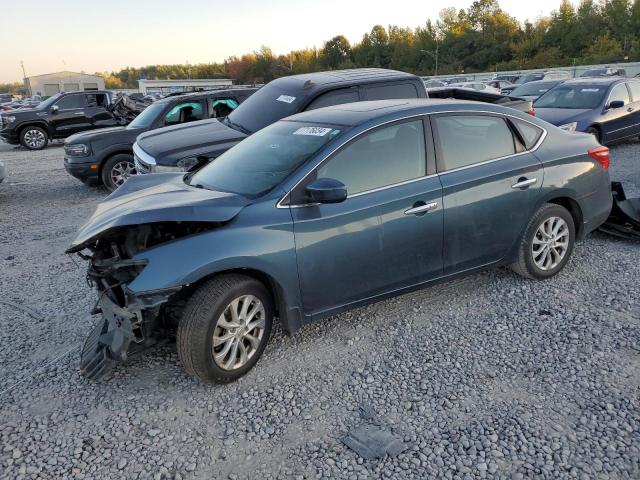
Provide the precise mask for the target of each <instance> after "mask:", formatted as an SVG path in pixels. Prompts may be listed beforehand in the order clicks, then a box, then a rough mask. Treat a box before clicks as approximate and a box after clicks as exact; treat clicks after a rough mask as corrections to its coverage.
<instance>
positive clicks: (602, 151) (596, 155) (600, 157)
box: [588, 147, 609, 170]
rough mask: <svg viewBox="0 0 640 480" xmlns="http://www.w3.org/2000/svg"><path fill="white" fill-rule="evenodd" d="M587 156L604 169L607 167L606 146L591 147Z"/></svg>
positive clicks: (607, 154)
mask: <svg viewBox="0 0 640 480" xmlns="http://www.w3.org/2000/svg"><path fill="white" fill-rule="evenodd" d="M588 153H589V156H590V157H591V158H593V159H595V160H597V161H598V162H600V165H602V168H604V169H605V170H606V169H608V168H609V149H608V148H607V147H598V148H592V149H590V150H589V152H588Z"/></svg>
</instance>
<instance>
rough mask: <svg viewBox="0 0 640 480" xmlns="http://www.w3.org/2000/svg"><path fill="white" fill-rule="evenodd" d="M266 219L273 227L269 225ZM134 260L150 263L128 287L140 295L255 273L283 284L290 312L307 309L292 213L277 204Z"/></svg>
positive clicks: (261, 206) (254, 208)
mask: <svg viewBox="0 0 640 480" xmlns="http://www.w3.org/2000/svg"><path fill="white" fill-rule="evenodd" d="M265 218H269V219H271V220H272V221H270V222H268V223H267V222H265ZM134 260H145V261H146V262H147V266H146V267H145V268H144V269H143V270H142V272H141V273H140V274H139V275H138V276H137V277H136V278H135V279H134V281H133V282H131V283H130V284H129V286H128V288H129V290H131V291H132V292H133V293H134V294H135V293H140V292H146V291H151V290H160V289H167V288H173V287H180V286H186V285H189V284H193V283H196V282H198V281H199V280H201V279H203V278H206V277H208V276H210V275H213V274H215V273H219V272H224V271H228V270H238V269H250V270H256V271H259V272H261V273H263V274H265V275H268V276H269V277H271V278H272V279H273V280H274V281H275V282H276V283H277V284H278V286H279V287H280V289H281V291H282V294H283V295H284V299H285V302H286V304H287V307H288V308H297V307H298V306H299V305H300V304H301V303H300V290H299V285H298V270H297V265H296V253H295V243H294V234H293V222H292V219H291V212H290V211H289V210H288V209H278V208H275V201H273V202H263V203H258V204H253V205H250V206H247V207H245V208H244V209H243V210H242V212H241V213H240V214H239V215H238V216H237V217H236V218H234V219H233V220H232V221H231V222H229V223H228V224H226V225H223V226H221V227H219V228H217V229H214V230H211V231H208V232H203V233H200V234H198V235H194V236H191V237H185V238H181V239H178V240H174V241H172V242H169V243H166V244H162V245H159V246H157V247H154V248H150V249H149V250H145V251H143V252H140V253H139V254H138V255H136V256H135V257H134Z"/></svg>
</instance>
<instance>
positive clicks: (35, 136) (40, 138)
mask: <svg viewBox="0 0 640 480" xmlns="http://www.w3.org/2000/svg"><path fill="white" fill-rule="evenodd" d="M46 141H47V139H46V138H45V136H44V133H42V132H41V131H40V130H27V131H26V132H25V134H24V143H26V144H27V145H28V146H29V148H33V149H39V148H42V147H44V144H45V142H46Z"/></svg>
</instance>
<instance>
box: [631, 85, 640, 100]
mask: <svg viewBox="0 0 640 480" xmlns="http://www.w3.org/2000/svg"><path fill="white" fill-rule="evenodd" d="M629 88H630V89H631V96H632V97H633V101H634V102H640V82H629Z"/></svg>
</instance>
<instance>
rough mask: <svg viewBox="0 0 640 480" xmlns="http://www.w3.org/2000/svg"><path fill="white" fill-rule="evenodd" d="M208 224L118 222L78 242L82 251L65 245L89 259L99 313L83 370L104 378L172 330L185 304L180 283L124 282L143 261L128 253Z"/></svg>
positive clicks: (137, 271) (87, 374)
mask: <svg viewBox="0 0 640 480" xmlns="http://www.w3.org/2000/svg"><path fill="white" fill-rule="evenodd" d="M209 228H211V225H207V224H197V223H181V222H171V223H169V224H150V225H135V226H129V227H121V228H117V229H114V230H111V231H108V232H106V233H105V234H103V235H101V236H100V237H99V238H98V239H97V240H94V241H92V242H88V243H86V244H84V245H82V247H83V248H82V250H81V251H78V248H74V249H70V251H75V252H76V253H78V255H80V257H81V258H83V259H84V260H87V261H88V262H89V267H88V270H87V282H88V283H89V285H90V286H92V287H93V288H95V289H96V290H97V291H98V294H99V298H98V301H97V303H96V306H95V308H94V309H93V311H92V312H91V313H92V314H95V315H100V316H101V318H100V320H99V321H98V323H97V324H96V326H95V327H94V328H93V330H92V331H91V333H90V334H89V336H88V337H87V339H86V341H85V344H84V347H83V349H82V353H81V357H80V372H81V373H82V375H84V376H85V377H87V378H90V379H94V380H97V379H100V378H103V377H104V376H106V375H107V374H108V373H109V372H110V371H111V370H112V368H113V366H114V365H115V364H116V363H118V362H123V361H125V360H126V359H127V358H128V357H129V356H130V355H131V354H134V353H137V352H140V351H142V350H144V349H146V348H148V347H150V346H152V345H156V344H157V343H160V342H163V341H166V340H168V339H170V338H171V337H172V336H173V335H174V333H175V329H176V328H177V323H178V319H179V315H180V312H181V308H182V306H183V305H184V297H183V296H182V295H181V292H182V290H183V287H176V288H169V289H159V290H154V291H147V292H136V293H134V292H132V291H131V290H130V289H129V288H128V285H129V284H130V283H131V282H132V281H133V280H134V279H135V278H136V277H137V276H138V275H139V274H140V272H142V270H143V269H144V268H145V266H146V261H145V260H133V258H134V257H135V256H136V255H137V254H138V253H139V252H141V251H143V250H146V249H148V248H150V247H153V246H156V245H159V244H162V243H166V242H168V241H171V240H175V239H177V238H181V237H184V236H189V235H194V234H197V233H199V232H201V231H204V230H207V229H209Z"/></svg>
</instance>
